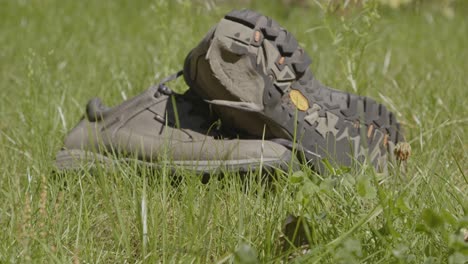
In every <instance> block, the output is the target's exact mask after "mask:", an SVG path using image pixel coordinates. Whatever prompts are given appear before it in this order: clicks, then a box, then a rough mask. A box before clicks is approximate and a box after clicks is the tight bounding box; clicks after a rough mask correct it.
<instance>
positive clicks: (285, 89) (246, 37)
mask: <svg viewBox="0 0 468 264" xmlns="http://www.w3.org/2000/svg"><path fill="white" fill-rule="evenodd" d="M224 21H226V22H224ZM221 23H226V24H229V27H227V28H228V29H229V33H228V34H229V35H225V37H226V38H228V39H231V40H232V43H231V45H230V46H229V47H227V48H228V49H229V52H231V53H232V54H235V55H237V56H248V57H249V58H250V61H251V64H252V67H254V68H255V69H256V72H257V73H259V74H260V75H261V76H262V78H263V81H264V83H265V86H264V87H263V110H262V115H264V117H265V118H267V119H269V120H272V121H273V122H275V123H276V124H277V125H279V126H280V127H281V128H283V129H284V130H286V131H287V132H288V133H289V135H290V138H296V139H297V142H298V143H300V144H301V145H302V147H303V148H305V149H307V150H308V151H310V152H313V153H318V154H319V155H320V156H322V157H325V158H326V159H327V160H328V161H329V162H331V163H332V164H335V165H338V166H343V165H345V166H351V165H352V164H355V163H356V162H357V163H362V162H364V161H365V160H367V161H369V162H371V164H372V165H373V166H374V167H375V168H376V169H378V170H379V171H382V170H385V169H386V167H387V161H388V159H389V158H390V159H394V157H395V155H394V152H398V151H400V150H401V148H399V147H398V145H399V143H400V142H404V136H403V132H402V128H401V126H400V124H399V123H398V121H397V120H396V117H395V115H394V114H393V113H391V112H390V111H388V110H387V108H386V107H385V106H384V105H382V104H380V103H377V102H376V101H375V100H373V99H370V98H368V97H364V96H358V95H354V94H351V93H347V92H343V91H338V90H335V89H331V88H329V87H326V86H324V85H322V84H321V83H319V82H318V81H317V80H316V79H315V78H314V77H313V75H312V73H311V71H310V70H309V66H310V64H311V61H312V60H311V58H310V57H309V55H308V54H307V53H306V52H305V51H304V50H303V49H302V48H301V47H300V46H299V45H298V42H297V40H296V39H295V38H294V36H293V35H292V34H290V33H289V32H288V31H286V30H285V29H284V28H281V27H280V26H279V24H278V23H277V22H275V21H274V20H272V19H271V18H268V17H266V16H263V15H261V14H259V13H257V12H254V11H251V10H242V11H232V12H231V13H229V14H227V15H226V16H225V17H224V19H223V20H222V21H221V22H220V24H221ZM233 23H237V24H239V25H241V26H236V25H235V24H233ZM220 24H218V26H219V25H220ZM239 28H240V30H238V31H235V30H237V29H239ZM223 29H224V28H223ZM226 31H227V30H226ZM210 48H211V47H210ZM190 56H191V55H189V56H188V57H187V60H190V59H192V58H190ZM199 58H200V57H198V58H193V59H199ZM186 65H187V63H186ZM186 68H187V66H186ZM197 70H198V71H199V70H201V69H197ZM184 71H186V69H184ZM184 76H185V78H186V81H187V79H189V78H187V77H188V76H190V74H185V73H184ZM187 83H188V84H189V86H192V85H194V83H196V81H194V80H188V81H187ZM198 89H200V88H198ZM210 99H211V98H210ZM246 114H248V113H246ZM294 133H296V134H294ZM256 136H261V135H256ZM405 147H406V148H403V149H404V150H406V149H407V148H408V147H409V145H408V146H405ZM388 153H389V154H390V155H389V156H388V155H387V154H388ZM396 154H397V155H396V157H397V158H401V157H407V156H408V155H406V154H407V153H403V155H402V154H401V153H396ZM310 158H311V159H312V158H314V159H315V157H310Z"/></svg>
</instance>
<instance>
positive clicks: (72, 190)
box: [0, 0, 468, 263]
mask: <svg viewBox="0 0 468 264" xmlns="http://www.w3.org/2000/svg"><path fill="white" fill-rule="evenodd" d="M252 2H254V3H250V4H248V6H250V7H252V8H255V9H257V10H259V11H261V12H264V13H265V14H268V15H269V16H272V17H274V18H275V19H276V20H278V21H279V22H280V23H281V24H282V25H283V26H284V27H286V28H287V29H288V30H289V31H291V32H292V33H293V34H295V36H296V37H297V39H298V40H299V41H300V42H301V45H303V46H304V47H305V49H306V50H307V51H308V52H309V54H310V55H311V57H312V58H313V60H314V61H313V67H312V69H313V71H314V73H315V75H316V76H317V78H318V79H319V80H322V82H324V83H325V84H327V85H330V86H334V87H337V88H340V89H344V90H347V91H351V92H357V93H360V94H363V95H368V96H371V97H374V98H376V99H377V100H378V101H380V102H383V103H384V104H386V105H387V106H388V107H389V108H390V109H391V110H392V111H394V112H395V113H396V114H397V115H398V118H399V120H401V122H402V123H403V124H404V126H405V128H406V131H407V139H408V141H409V142H410V143H411V145H412V149H413V155H412V157H411V159H410V160H409V162H408V164H407V167H406V169H402V168H400V169H394V170H391V171H390V173H389V175H388V176H382V175H375V174H374V173H373V172H372V170H370V169H366V168H363V169H362V170H361V171H352V172H343V171H335V172H332V173H330V175H327V176H319V175H315V174H313V173H312V172H311V171H310V170H308V169H307V168H303V169H302V170H301V171H296V172H290V173H280V172H278V175H277V176H278V177H277V179H276V180H275V181H273V182H272V183H271V184H270V185H266V184H262V183H260V182H259V181H258V180H256V179H257V178H258V177H257V175H256V174H255V173H252V174H250V175H247V177H248V180H247V183H246V182H245V181H244V182H243V181H241V180H240V179H239V178H240V177H239V176H238V175H236V174H234V173H232V174H228V175H226V177H224V178H223V179H219V180H211V181H210V182H209V183H207V184H202V183H201V182H200V179H199V178H200V177H199V175H194V174H190V173H187V172H181V175H182V176H183V177H182V181H181V182H180V183H179V184H177V185H174V184H171V180H170V176H169V175H168V173H167V171H166V170H164V169H163V170H161V171H158V172H155V173H152V174H149V173H146V171H145V170H137V168H135V167H134V166H131V165H130V166H127V165H122V166H118V167H115V168H111V169H107V170H98V171H96V172H94V173H91V172H89V171H83V172H77V173H67V174H65V175H55V174H53V173H52V171H53V160H54V156H55V153H56V151H57V150H59V149H60V147H61V144H62V140H63V138H64V136H65V133H66V132H67V131H68V130H69V129H71V128H72V127H73V126H74V125H75V124H76V123H77V122H78V120H79V119H80V118H81V116H82V115H83V113H84V106H85V104H86V102H87V100H88V99H90V98H91V97H94V96H99V97H101V98H103V99H104V102H105V103H106V104H109V105H115V104H118V103H120V102H121V101H122V99H123V98H129V97H131V96H134V95H136V94H139V93H140V92H142V91H143V90H144V89H145V88H146V87H148V86H149V85H150V84H152V83H154V82H155V81H157V80H158V79H159V78H162V77H164V76H166V75H168V74H171V73H173V72H175V71H177V70H179V69H180V68H181V66H182V62H183V59H184V57H185V55H186V54H187V53H188V52H189V51H190V49H191V48H192V47H194V46H195V45H196V44H197V43H198V41H199V40H200V39H201V38H202V37H203V35H204V34H205V32H207V30H208V29H209V28H210V27H211V26H212V25H213V24H214V23H216V22H217V21H218V20H219V19H220V18H221V17H222V15H223V14H224V13H226V12H228V11H230V10H231V9H232V8H233V5H228V4H213V2H212V1H208V2H206V3H205V2H201V1H199V2H192V1H188V0H187V1H185V0H180V1H164V0H159V1H156V0H154V1H56V0H44V1H36V0H31V1H26V0H23V1H20V0H18V1H13V0H12V1H9V0H6V1H5V0H4V1H0V91H1V101H0V162H1V167H0V230H1V232H0V263H9V262H12V263H15V262H17V263H27V262H33V263H70V262H73V263H124V262H125V263H135V262H136V263H155V262H159V261H160V262H164V263H166V262H167V263H178V262H181V263H186V262H194V263H216V262H219V263H223V262H228V263H229V262H232V261H237V262H240V263H256V262H266V263H271V262H272V263H275V262H280V261H284V260H287V259H288V256H289V255H291V254H292V253H294V252H295V254H293V255H295V256H296V257H295V258H294V261H298V262H302V263H361V262H362V263H423V262H424V263H447V262H449V263H466V262H467V261H468V243H466V242H464V241H463V235H464V234H463V232H464V231H463V230H462V228H468V195H467V194H468V179H467V178H468V166H467V165H466V164H467V163H468V156H467V151H468V144H467V142H468V134H467V129H468V107H467V105H468V99H467V98H468V49H467V47H468V37H467V36H468V20H467V19H466V17H467V15H468V4H467V3H466V2H465V3H463V2H464V1H458V2H456V4H455V6H454V7H455V8H454V10H455V13H454V15H453V17H449V16H446V15H443V13H442V12H440V11H439V10H437V8H435V7H433V6H430V5H419V6H418V7H417V8H406V9H403V10H399V11H392V10H384V9H381V10H379V11H378V15H377V13H376V11H375V10H372V9H371V10H367V11H362V12H356V13H353V12H351V13H349V14H346V16H345V18H344V19H343V20H341V19H340V18H339V16H338V15H336V14H328V15H324V13H323V12H322V11H321V10H320V8H317V7H315V6H313V7H311V8H302V7H285V6H282V5H281V4H275V3H277V2H280V1H266V0H265V1H252ZM238 7H240V6H238ZM173 88H174V89H176V90H183V89H186V87H185V84H184V83H183V81H179V82H177V83H176V85H175V86H173ZM137 171H138V172H137ZM402 171H403V172H402ZM289 214H294V215H298V216H303V218H304V219H306V221H307V223H308V224H307V227H308V229H309V231H310V232H308V233H309V240H310V252H309V253H308V254H305V255H301V254H299V252H300V251H301V250H300V249H295V248H294V247H293V248H291V249H289V251H286V252H284V251H282V250H281V246H280V243H281V235H282V230H283V227H282V226H283V222H284V220H285V218H286V217H287V216H288V215H289Z"/></svg>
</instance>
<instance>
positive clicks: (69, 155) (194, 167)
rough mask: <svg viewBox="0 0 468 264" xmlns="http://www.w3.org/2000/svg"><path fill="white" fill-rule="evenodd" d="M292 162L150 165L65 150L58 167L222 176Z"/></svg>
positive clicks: (58, 158) (285, 157)
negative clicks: (163, 170)
mask: <svg viewBox="0 0 468 264" xmlns="http://www.w3.org/2000/svg"><path fill="white" fill-rule="evenodd" d="M290 161H291V153H285V154H284V155H283V156H282V157H280V158H278V159H263V160H262V162H260V160H257V159H246V160H200V161H195V160H190V161H187V160H184V161H170V162H147V161H142V160H138V159H130V158H122V159H117V158H113V157H108V156H105V155H102V154H99V153H95V152H90V151H85V150H76V149H74V150H61V151H59V152H58V153H57V155H56V159H55V167H56V168H57V170H58V171H70V170H79V169H83V168H94V167H96V166H103V167H112V166H114V165H116V164H117V163H123V164H125V163H127V164H134V163H137V164H138V165H139V166H144V167H148V168H153V169H161V168H164V167H165V168H169V169H170V170H171V171H174V172H175V171H176V170H178V169H182V170H187V171H192V172H196V173H203V174H208V173H218V172H222V171H235V172H247V171H254V170H257V169H258V168H260V163H261V164H262V165H263V168H264V169H266V170H267V171H270V170H274V169H281V170H287V168H288V164H289V162H290Z"/></svg>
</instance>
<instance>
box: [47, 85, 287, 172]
mask: <svg viewBox="0 0 468 264" xmlns="http://www.w3.org/2000/svg"><path fill="white" fill-rule="evenodd" d="M171 97H173V98H171ZM209 117H210V110H209V106H208V105H207V104H206V103H205V102H203V101H202V100H200V99H199V98H198V99H197V98H196V97H193V98H192V97H191V95H190V92H189V93H188V94H186V95H176V94H173V95H171V91H170V90H168V89H167V87H166V86H164V85H159V86H157V87H151V88H149V89H148V90H146V91H145V92H144V93H142V94H140V95H138V96H136V97H134V98H132V99H130V100H127V101H125V102H123V103H122V104H121V105H118V106H116V107H113V108H107V107H105V106H103V105H102V103H101V101H100V100H99V99H97V98H95V99H92V100H91V101H89V103H88V105H87V107H86V117H84V118H83V119H82V120H81V121H80V122H79V123H78V125H77V126H76V127H75V128H73V129H72V130H71V132H70V133H69V134H68V135H67V136H66V139H65V144H64V145H65V146H64V148H63V149H62V150H60V151H59V152H58V154H57V157H56V167H57V168H58V169H59V170H66V169H77V168H81V167H82V166H86V165H95V164H96V163H101V164H104V165H109V164H112V163H114V162H115V161H136V162H138V163H140V164H143V165H147V166H151V167H161V166H163V165H165V166H169V167H170V168H171V169H173V170H175V169H177V168H185V169H188V170H193V171H197V172H203V173H210V172H214V171H219V170H224V169H226V170H235V171H247V170H252V169H257V168H259V167H260V165H261V164H262V165H263V166H264V168H267V169H268V168H283V169H286V168H287V167H288V163H289V162H290V161H291V157H292V156H291V152H290V151H289V150H288V149H287V148H286V147H283V146H281V145H280V144H277V143H274V142H270V141H262V140H248V139H246V140H241V139H222V137H221V135H219V133H220V132H219V131H218V130H217V129H216V126H214V125H213V123H212V122H211V120H210V118H209Z"/></svg>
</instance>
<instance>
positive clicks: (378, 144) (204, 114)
mask: <svg viewBox="0 0 468 264" xmlns="http://www.w3.org/2000/svg"><path fill="white" fill-rule="evenodd" d="M310 64H311V59H310V57H309V56H308V54H307V53H306V52H305V51H304V50H303V49H302V48H301V47H300V46H299V45H298V42H297V40H296V39H295V38H294V36H293V35H292V34H291V33H290V32H288V31H287V30H285V29H284V28H282V27H281V26H280V25H279V24H278V23H277V22H275V21H274V20H272V19H271V18H269V17H266V16H263V15H261V14H259V13H257V12H254V11H251V10H241V11H232V12H230V13H229V14H227V15H226V16H225V17H224V18H223V19H221V21H220V22H219V23H218V24H217V25H215V26H214V27H213V28H212V29H211V30H210V31H209V32H208V34H207V35H206V36H205V37H204V38H203V40H202V41H201V42H200V43H199V44H198V46H196V47H195V48H194V49H193V50H192V51H191V52H190V53H189V54H188V56H187V57H186V59H185V63H184V68H183V70H182V71H180V72H178V73H177V74H175V75H173V76H170V77H168V78H166V79H164V80H162V81H161V82H160V83H159V84H158V85H155V86H152V87H150V88H149V89H147V90H146V91H145V92H144V93H142V94H140V95H138V96H136V97H134V98H132V99H130V100H127V101H125V102H123V103H122V104H121V105H118V106H116V107H113V108H108V107H106V106H104V105H103V104H102V103H101V101H100V100H99V99H97V98H95V99H92V100H91V101H89V103H88V105H87V107H86V117H85V118H83V119H82V120H81V121H80V122H79V124H78V125H77V126H76V127H75V128H73V129H72V131H71V132H70V133H69V134H68V136H67V137H66V139H65V144H64V145H65V146H64V148H63V149H62V150H61V151H59V152H58V154H57V158H56V165H57V167H58V168H59V169H71V168H80V167H81V166H83V164H96V163H103V164H108V163H113V162H115V161H116V160H133V161H136V162H138V163H141V164H145V165H148V166H151V167H159V166H169V167H171V168H173V169H176V168H179V167H182V168H186V169H189V170H195V171H199V172H213V171H217V170H222V169H227V170H236V171H246V170H252V169H257V168H259V167H260V166H262V167H263V168H282V169H286V168H288V167H289V166H291V163H292V162H293V163H294V162H295V161H296V160H298V159H299V160H302V161H303V162H306V163H307V164H308V165H310V166H313V167H314V168H315V169H316V170H318V171H321V170H323V169H324V165H323V164H324V160H326V161H327V163H328V164H332V165H333V166H340V167H341V166H353V165H355V164H362V163H363V162H369V163H370V164H372V165H373V166H374V167H375V168H376V169H377V170H378V171H385V170H386V168H387V164H388V161H390V160H394V159H395V158H397V159H403V160H404V159H406V158H407V156H408V155H409V150H408V149H407V148H401V147H400V146H399V145H400V143H401V142H404V137H403V133H402V130H401V127H400V124H399V123H398V122H397V120H396V117H395V115H394V114H393V113H391V112H389V111H388V110H387V108H386V107H385V106H383V105H381V104H379V103H377V102H376V101H374V100H372V99H370V98H367V97H362V96H358V95H354V94H350V93H347V92H342V91H338V90H334V89H331V88H328V87H326V86H324V85H323V84H321V83H320V82H319V81H317V80H316V79H315V78H314V76H313V75H312V72H311V71H310V69H309V68H310ZM180 75H183V77H184V79H185V82H186V83H187V85H188V86H189V90H188V91H187V92H186V93H185V94H176V93H174V92H173V91H172V90H170V89H169V88H168V87H167V86H166V83H167V82H169V81H171V80H173V79H175V78H177V77H179V76H180Z"/></svg>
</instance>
